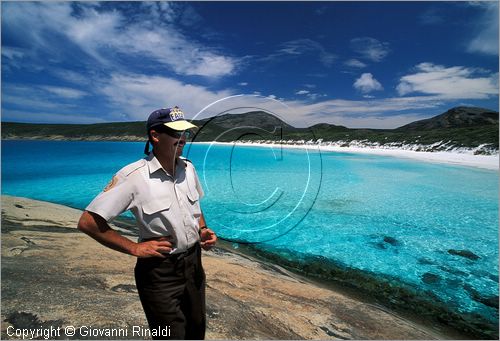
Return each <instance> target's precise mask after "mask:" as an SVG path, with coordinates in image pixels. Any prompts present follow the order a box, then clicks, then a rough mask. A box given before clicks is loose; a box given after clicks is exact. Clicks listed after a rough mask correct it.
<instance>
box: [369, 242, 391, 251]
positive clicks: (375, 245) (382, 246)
mask: <svg viewBox="0 0 500 341" xmlns="http://www.w3.org/2000/svg"><path fill="white" fill-rule="evenodd" d="M368 244H370V245H373V246H374V247H375V248H377V249H380V250H386V249H387V246H386V245H385V244H384V243H382V242H378V243H375V242H369V243H368Z"/></svg>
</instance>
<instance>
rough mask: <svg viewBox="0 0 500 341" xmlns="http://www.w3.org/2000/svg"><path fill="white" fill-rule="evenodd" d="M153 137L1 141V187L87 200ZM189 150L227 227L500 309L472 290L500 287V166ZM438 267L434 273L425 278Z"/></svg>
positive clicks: (465, 305)
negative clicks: (457, 252)
mask: <svg viewBox="0 0 500 341" xmlns="http://www.w3.org/2000/svg"><path fill="white" fill-rule="evenodd" d="M143 147H144V145H143V143H128V142H55V141H54V142H41V141H24V142H20V141H3V142H2V193H3V194H10V195H16V196H24V197H29V198H34V199H40V200H47V201H51V202H56V203H61V204H65V205H69V206H72V207H76V208H80V209H83V208H85V206H86V205H87V204H88V203H89V202H90V201H91V200H92V199H93V197H94V196H95V195H97V194H98V193H99V192H100V191H101V190H102V188H104V187H105V186H106V184H107V183H108V181H109V180H110V179H111V177H112V176H113V174H114V173H115V172H116V171H117V170H119V169H120V168H121V167H122V166H124V165H126V164H128V163H130V162H133V161H135V160H137V159H139V158H141V157H143V154H142V150H143ZM185 154H187V156H188V158H190V159H191V160H193V162H194V164H195V165H196V167H197V170H198V174H199V176H200V179H201V181H202V184H203V186H204V189H205V193H206V196H205V198H204V199H203V201H202V207H203V210H204V213H205V216H206V218H207V221H208V223H209V225H210V226H211V227H212V228H213V229H214V230H216V231H217V232H218V234H219V235H221V236H223V237H225V238H228V239H237V240H241V241H249V242H258V241H264V242H265V243H264V244H262V245H263V246H264V247H265V245H271V246H273V247H281V248H286V249H289V250H292V252H297V254H298V255H299V254H309V255H321V256H324V257H327V258H330V259H334V260H336V261H339V262H341V263H343V264H345V265H346V266H349V267H354V268H358V269H362V270H365V271H369V272H371V273H375V274H381V275H389V276H395V277H397V278H400V279H401V280H402V281H404V282H405V283H410V284H412V285H414V286H417V287H419V288H422V289H424V290H429V291H431V292H433V293H434V294H436V295H437V296H438V297H440V298H441V299H442V300H444V301H445V302H447V303H448V304H449V305H450V306H453V307H456V309H457V310H458V311H461V312H477V313H479V314H481V315H482V316H484V317H486V318H487V319H489V320H491V321H494V320H495V319H497V318H498V311H497V310H495V309H494V308H492V307H489V306H487V305H485V304H483V303H481V302H479V301H478V300H477V297H476V298H475V299H474V297H473V296H474V294H473V292H474V291H476V292H477V293H479V294H480V295H481V296H482V297H483V298H489V297H494V296H497V295H498V172H495V171H488V170H480V169H474V168H467V167H459V166H451V165H441V164H433V163H423V162H418V161H413V160H404V159H397V158H391V157H382V156H372V155H361V154H347V153H334V152H329V153H325V152H322V153H321V154H319V153H318V152H311V151H309V152H306V151H300V150H286V149H284V150H282V151H281V150H279V149H276V150H272V149H270V148H258V147H236V148H234V149H233V148H232V147H231V146H220V145H218V146H209V145H193V146H192V147H191V148H189V149H188V148H187V147H186V149H185ZM450 249H454V250H468V251H470V252H472V253H474V254H475V255H477V256H479V257H480V258H479V259H477V260H471V259H468V258H465V257H460V256H456V255H452V254H450V253H449V252H448V250H450ZM429 274H432V275H436V276H434V277H432V276H431V277H432V279H433V280H432V281H427V282H432V283H425V280H424V279H425V278H427V279H428V278H429ZM426 276H427V277H426ZM471 288H472V291H471Z"/></svg>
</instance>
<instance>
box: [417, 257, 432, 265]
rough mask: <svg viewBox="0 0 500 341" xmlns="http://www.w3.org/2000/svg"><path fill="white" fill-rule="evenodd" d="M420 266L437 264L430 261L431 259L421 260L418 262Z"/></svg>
mask: <svg viewBox="0 0 500 341" xmlns="http://www.w3.org/2000/svg"><path fill="white" fill-rule="evenodd" d="M417 262H418V264H422V265H433V264H435V263H434V262H433V261H432V260H430V259H429V258H425V257H423V258H419V259H418V260H417Z"/></svg>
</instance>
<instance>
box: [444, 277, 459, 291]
mask: <svg viewBox="0 0 500 341" xmlns="http://www.w3.org/2000/svg"><path fill="white" fill-rule="evenodd" d="M446 285H447V286H449V287H450V288H453V289H457V288H460V287H461V286H462V281H461V280H460V279H457V278H447V279H446Z"/></svg>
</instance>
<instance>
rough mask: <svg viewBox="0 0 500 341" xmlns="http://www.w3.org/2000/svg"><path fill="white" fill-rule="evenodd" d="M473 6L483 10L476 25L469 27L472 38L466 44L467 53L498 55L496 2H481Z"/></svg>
mask: <svg viewBox="0 0 500 341" xmlns="http://www.w3.org/2000/svg"><path fill="white" fill-rule="evenodd" d="M475 6H478V7H481V8H483V9H484V12H483V14H482V15H480V16H479V19H478V20H477V24H475V25H471V26H472V31H473V32H474V38H473V39H472V40H471V41H470V42H469V43H468V45H467V50H468V51H469V52H478V53H482V54H487V55H494V56H496V55H498V1H481V2H478V3H477V4H475Z"/></svg>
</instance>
